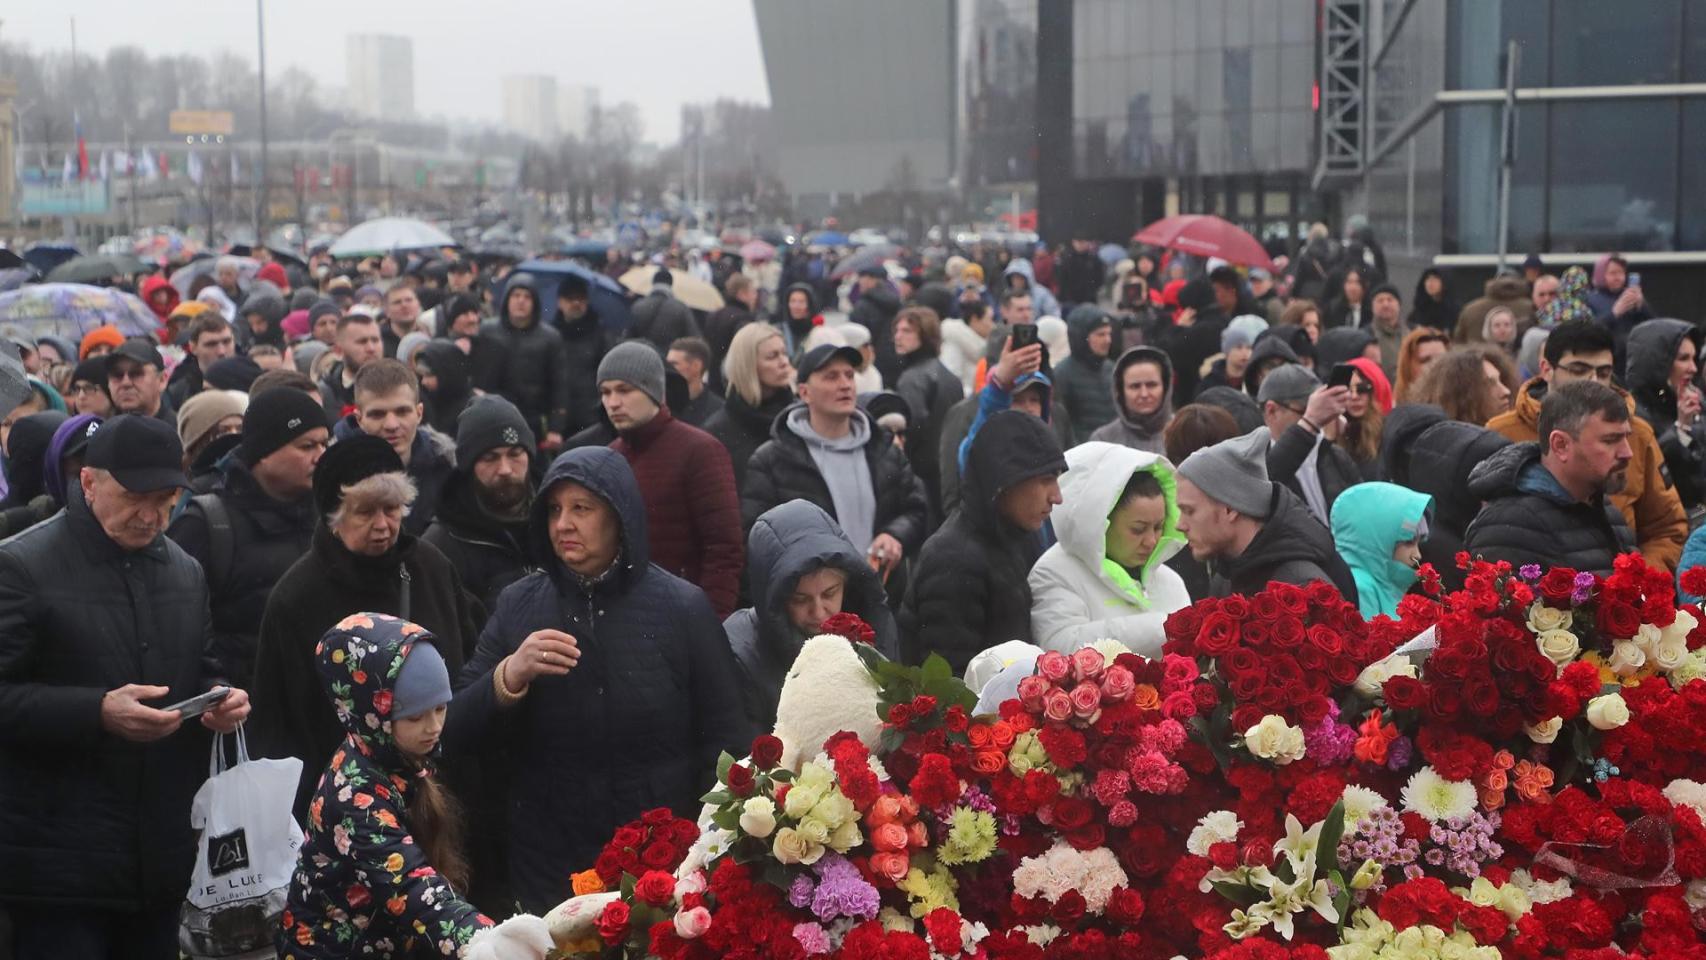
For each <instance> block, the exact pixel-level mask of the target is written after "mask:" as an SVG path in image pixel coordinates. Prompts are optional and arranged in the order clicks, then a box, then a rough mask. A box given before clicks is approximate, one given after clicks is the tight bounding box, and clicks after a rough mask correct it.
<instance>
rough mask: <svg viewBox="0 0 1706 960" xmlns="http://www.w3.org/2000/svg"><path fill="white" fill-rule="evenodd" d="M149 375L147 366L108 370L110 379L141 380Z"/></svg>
mask: <svg viewBox="0 0 1706 960" xmlns="http://www.w3.org/2000/svg"><path fill="white" fill-rule="evenodd" d="M149 375H150V374H149V370H148V368H147V367H131V368H130V369H128V370H108V371H107V379H108V380H136V381H139V382H140V381H142V380H146V379H148V377H149Z"/></svg>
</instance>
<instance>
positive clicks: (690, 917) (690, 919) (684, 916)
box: [675, 907, 711, 940]
mask: <svg viewBox="0 0 1706 960" xmlns="http://www.w3.org/2000/svg"><path fill="white" fill-rule="evenodd" d="M709 929H711V911H709V910H707V909H705V908H704V907H694V908H693V909H691V910H683V911H681V912H680V913H678V914H676V915H675V935H676V936H678V937H680V938H681V939H683V940H697V939H699V938H700V937H702V936H704V935H705V931H707V930H709Z"/></svg>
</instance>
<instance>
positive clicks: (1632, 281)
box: [1629, 273, 1641, 287]
mask: <svg viewBox="0 0 1706 960" xmlns="http://www.w3.org/2000/svg"><path fill="white" fill-rule="evenodd" d="M1629 285H1630V286H1631V287H1638V286H1640V285H1641V275H1640V274H1638V273H1631V274H1630V275H1629Z"/></svg>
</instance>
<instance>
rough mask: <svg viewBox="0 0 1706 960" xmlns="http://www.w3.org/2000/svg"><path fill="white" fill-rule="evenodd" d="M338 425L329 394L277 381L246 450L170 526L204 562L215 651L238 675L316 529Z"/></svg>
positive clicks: (245, 673) (248, 427)
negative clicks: (274, 595)
mask: <svg viewBox="0 0 1706 960" xmlns="http://www.w3.org/2000/svg"><path fill="white" fill-rule="evenodd" d="M329 436H330V431H329V430H328V429H327V427H326V411H325V409H324V408H323V407H321V405H320V403H319V401H318V400H317V399H315V398H314V397H310V396H309V395H308V394H307V393H304V392H303V391H301V390H270V391H268V392H266V393H263V394H261V395H259V396H257V397H255V398H253V399H252V400H251V401H250V403H249V408H248V410H247V411H246V412H245V413H244V414H243V433H242V438H243V439H242V440H241V442H239V444H238V446H237V449H236V456H231V457H226V458H225V459H224V460H222V461H220V465H219V469H218V478H217V479H216V480H215V483H214V488H213V490H212V491H211V492H209V493H203V494H200V495H197V496H194V497H191V498H190V502H189V504H188V506H186V507H185V508H184V512H183V513H181V514H179V515H178V518H177V519H176V520H174V521H173V522H172V526H171V529H170V530H168V531H166V533H167V536H170V537H171V538H172V539H173V540H174V541H176V542H177V544H178V546H180V547H182V548H184V551H185V552H186V553H188V554H189V555H190V556H192V557H195V558H196V560H197V561H199V562H200V563H201V567H202V569H203V570H204V571H206V574H207V586H208V593H209V594H210V595H211V598H212V604H213V652H214V655H215V656H216V657H218V658H220V660H221V662H223V663H224V664H225V668H226V673H227V674H228V675H230V676H233V677H245V678H246V677H249V676H252V675H253V674H254V664H255V643H256V640H257V638H258V637H259V636H260V633H261V615H262V614H263V613H265V612H266V607H267V595H268V594H269V593H271V592H272V588H273V585H274V584H276V583H278V580H279V578H280V577H282V576H284V572H285V571H286V570H289V569H290V565H291V564H293V563H295V562H296V561H297V559H298V558H300V557H301V556H302V555H303V554H304V553H307V552H308V543H309V539H310V537H311V536H312V535H313V533H314V501H313V498H312V497H311V496H310V495H309V494H310V493H311V492H312V490H313V485H314V465H315V464H316V463H319V462H320V455H321V454H322V453H324V452H325V451H326V442H327V440H328V439H329Z"/></svg>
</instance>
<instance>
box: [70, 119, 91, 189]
mask: <svg viewBox="0 0 1706 960" xmlns="http://www.w3.org/2000/svg"><path fill="white" fill-rule="evenodd" d="M71 119H72V122H73V124H74V125H75V126H76V127H77V179H79V180H87V179H89V145H88V144H87V143H85V142H84V141H83V118H82V117H80V116H78V115H77V114H75V113H73V114H72V115H71Z"/></svg>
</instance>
